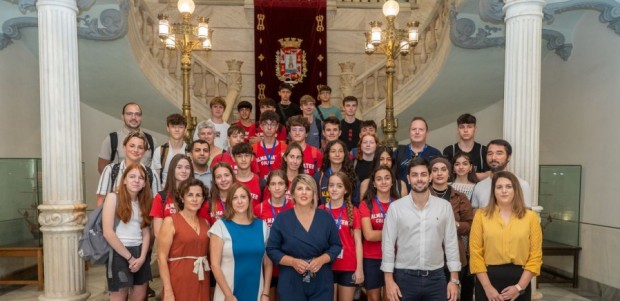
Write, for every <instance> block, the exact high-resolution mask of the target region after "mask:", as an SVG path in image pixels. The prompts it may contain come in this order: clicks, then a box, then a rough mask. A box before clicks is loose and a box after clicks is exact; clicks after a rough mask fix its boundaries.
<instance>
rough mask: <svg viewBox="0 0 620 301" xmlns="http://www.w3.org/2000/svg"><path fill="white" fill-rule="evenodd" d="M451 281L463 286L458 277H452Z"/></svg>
mask: <svg viewBox="0 0 620 301" xmlns="http://www.w3.org/2000/svg"><path fill="white" fill-rule="evenodd" d="M450 283H454V284H456V285H458V286H461V281H460V280H458V279H450Z"/></svg>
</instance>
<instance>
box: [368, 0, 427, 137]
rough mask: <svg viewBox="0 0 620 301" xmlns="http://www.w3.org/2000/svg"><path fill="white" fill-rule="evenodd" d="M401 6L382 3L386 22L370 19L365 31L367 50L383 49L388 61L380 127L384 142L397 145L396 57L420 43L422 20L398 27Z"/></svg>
mask: <svg viewBox="0 0 620 301" xmlns="http://www.w3.org/2000/svg"><path fill="white" fill-rule="evenodd" d="M399 10H400V6H399V5H398V2H396V1H394V0H388V1H387V2H385V4H383V15H384V16H385V18H386V19H387V26H386V27H385V29H384V28H382V27H381V26H382V25H383V24H382V23H381V22H379V21H372V22H370V31H368V32H366V33H364V35H365V36H366V43H365V49H364V50H365V52H366V54H369V55H370V54H373V53H375V51H380V52H381V53H383V54H385V57H386V59H387V62H386V63H385V74H386V77H387V78H386V97H385V119H383V120H381V129H382V130H383V134H384V135H385V139H384V142H385V144H386V145H387V146H389V147H396V146H398V141H396V137H395V134H396V129H397V128H398V119H396V118H394V73H395V68H394V67H395V64H394V60H396V58H398V56H399V55H407V54H408V53H409V52H413V50H414V48H415V46H416V45H417V44H418V38H419V33H418V27H419V26H420V22H417V21H415V22H409V23H407V29H406V30H405V29H398V28H396V26H395V25H394V20H396V16H397V15H398V11H399Z"/></svg>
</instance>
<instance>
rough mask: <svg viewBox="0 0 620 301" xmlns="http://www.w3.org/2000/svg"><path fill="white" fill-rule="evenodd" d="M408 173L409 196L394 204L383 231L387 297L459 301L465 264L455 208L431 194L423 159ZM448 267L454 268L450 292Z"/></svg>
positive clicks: (392, 300) (414, 162) (413, 161)
mask: <svg viewBox="0 0 620 301" xmlns="http://www.w3.org/2000/svg"><path fill="white" fill-rule="evenodd" d="M407 170H408V172H407V180H408V181H409V183H410V184H411V193H410V194H409V195H407V196H405V197H403V198H401V199H399V200H397V201H395V202H394V203H392V205H390V209H389V210H388V212H387V217H386V218H385V224H384V226H383V231H382V241H381V249H382V251H383V260H382V262H381V270H382V271H383V272H384V273H385V289H386V295H387V299H388V300H389V301H399V300H403V301H405V300H449V301H456V299H457V296H458V291H459V286H460V282H459V274H458V273H459V271H460V270H461V261H460V259H459V247H458V240H457V239H458V238H457V235H456V222H455V221H454V213H453V212H452V206H451V205H450V203H449V202H446V201H445V200H444V199H440V198H438V197H435V196H432V195H431V194H430V192H429V190H428V186H429V182H430V168H429V166H428V163H427V162H426V160H425V159H423V158H420V157H416V158H414V159H411V160H410V162H409V165H408V168H407ZM442 245H443V247H442ZM444 248H445V258H446V260H445V261H444ZM396 250H398V252H396ZM444 263H445V264H447V266H448V269H449V270H450V281H449V282H448V285H447V289H446V282H447V281H446V276H445V274H444V271H443V267H444Z"/></svg>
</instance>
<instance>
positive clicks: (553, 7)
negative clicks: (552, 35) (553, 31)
mask: <svg viewBox="0 0 620 301" xmlns="http://www.w3.org/2000/svg"><path fill="white" fill-rule="evenodd" d="M478 7H479V9H478V12H479V14H480V18H481V19H482V20H483V21H485V22H490V23H495V24H498V23H503V22H504V10H503V7H504V1H503V0H480V2H479V6H478ZM585 9H587V10H596V11H598V12H600V13H601V14H600V15H599V17H598V19H599V21H600V22H601V23H609V24H608V25H607V27H608V28H609V29H611V30H613V31H614V32H615V33H616V34H618V35H620V3H618V2H616V1H614V0H591V1H589V0H570V1H564V2H555V3H550V4H547V5H546V6H545V7H544V8H543V14H544V17H543V20H544V21H545V22H547V24H551V23H553V21H554V20H555V15H556V14H561V13H564V12H568V11H574V10H585Z"/></svg>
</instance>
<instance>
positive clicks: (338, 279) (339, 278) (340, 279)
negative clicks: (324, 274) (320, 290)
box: [334, 271, 357, 287]
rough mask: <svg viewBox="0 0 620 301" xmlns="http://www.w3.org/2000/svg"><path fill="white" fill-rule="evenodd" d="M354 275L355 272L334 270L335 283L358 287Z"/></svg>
mask: <svg viewBox="0 0 620 301" xmlns="http://www.w3.org/2000/svg"><path fill="white" fill-rule="evenodd" d="M353 275H355V272H345V271H334V284H338V285H342V286H348V287H356V286H357V284H355V281H354V280H353Z"/></svg>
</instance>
